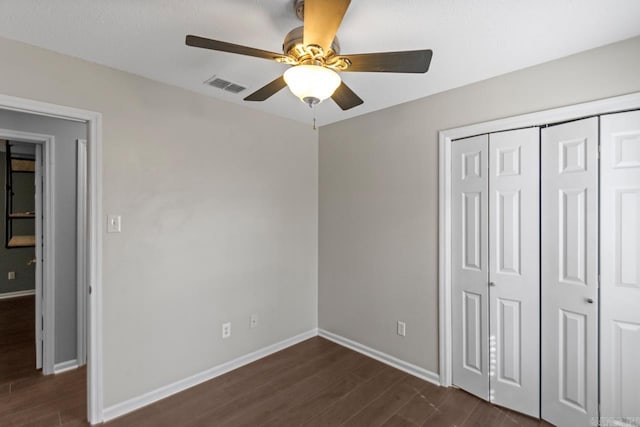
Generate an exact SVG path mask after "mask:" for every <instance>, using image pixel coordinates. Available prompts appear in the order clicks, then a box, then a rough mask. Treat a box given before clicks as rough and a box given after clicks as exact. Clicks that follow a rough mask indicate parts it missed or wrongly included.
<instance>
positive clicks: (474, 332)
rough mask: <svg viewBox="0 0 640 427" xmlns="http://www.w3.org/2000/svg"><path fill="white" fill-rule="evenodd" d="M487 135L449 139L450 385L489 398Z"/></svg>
mask: <svg viewBox="0 0 640 427" xmlns="http://www.w3.org/2000/svg"><path fill="white" fill-rule="evenodd" d="M488 142H489V140H488V135H482V136H477V137H473V138H466V139H461V140H457V141H454V142H453V145H452V149H451V153H452V157H451V158H452V165H451V190H452V191H451V198H452V200H451V208H452V227H451V228H452V233H451V238H452V242H451V270H452V288H451V294H452V296H451V298H452V328H453V329H452V332H453V337H452V350H453V384H454V385H456V386H458V387H461V388H463V389H465V390H466V391H468V392H470V393H473V394H475V395H477V396H479V397H481V398H483V399H486V400H489V360H488V359H489V358H488V354H489V348H488V342H489V340H488V332H489V331H488V298H487V295H488V291H487V288H488V267H489V264H488V260H487V258H488V256H487V255H488V253H489V241H488V235H487V228H488V224H489V221H488V218H487V212H488V188H487V185H488V157H487V154H488Z"/></svg>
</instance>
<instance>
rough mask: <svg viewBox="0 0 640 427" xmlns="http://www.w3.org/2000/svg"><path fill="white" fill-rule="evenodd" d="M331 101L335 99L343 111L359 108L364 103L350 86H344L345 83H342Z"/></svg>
mask: <svg viewBox="0 0 640 427" xmlns="http://www.w3.org/2000/svg"><path fill="white" fill-rule="evenodd" d="M331 99H333V100H334V101H335V103H336V104H338V106H339V107H340V108H342V109H343V110H349V109H351V108H353V107H357V106H358V105H360V104H362V103H363V102H364V101H363V100H362V99H360V97H359V96H358V95H356V94H355V93H354V92H353V91H352V90H351V88H350V87H349V86H347V85H346V84H344V82H342V83H340V86H338V89H336V91H335V92H333V95H331Z"/></svg>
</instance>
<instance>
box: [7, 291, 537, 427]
mask: <svg viewBox="0 0 640 427" xmlns="http://www.w3.org/2000/svg"><path fill="white" fill-rule="evenodd" d="M7 301H10V302H7ZM0 322H1V324H0V361H1V362H2V366H1V367H0V426H15V427H17V426H31V427H35V426H61V425H62V426H66V427H73V426H81V425H87V423H86V421H84V420H85V414H86V409H85V408H86V371H85V370H84V369H77V370H74V371H70V372H67V373H63V374H60V375H51V376H47V377H44V376H42V375H40V374H39V373H38V372H37V371H35V370H34V369H33V366H34V364H33V363H34V362H35V355H34V354H33V329H34V328H33V299H32V298H21V299H14V300H4V301H2V300H0ZM29 325H30V326H29ZM29 349H30V350H29ZM30 352H31V353H30ZM14 353H15V354H14ZM20 355H21V356H20ZM106 425H107V427H112V426H114V427H116V426H136V427H137V426H149V427H151V426H153V427H160V426H167V427H169V426H171V427H173V426H191V427H195V426H278V427H282V426H298V425H304V426H340V425H345V426H367V427H370V426H387V427H389V426H407V427H413V426H437V427H440V426H443V427H446V426H465V427H470V426H492V427H493V426H505V427H507V426H539V425H542V424H541V423H540V422H539V421H537V420H533V419H531V418H528V417H525V416H523V415H519V414H517V413H514V412H511V411H509V410H505V409H502V408H499V407H496V406H493V405H490V404H488V403H486V402H484V401H482V400H480V399H478V398H476V397H474V396H472V395H470V394H467V393H465V392H463V391H460V390H457V389H453V388H442V387H438V386H435V385H433V384H431V383H428V382H426V381H422V380H420V379H418V378H415V377H413V376H411V375H408V374H405V373H404V372H401V371H399V370H397V369H393V368H391V367H389V366H387V365H384V364H382V363H380V362H377V361H375V360H373V359H370V358H367V357H365V356H363V355H361V354H359V353H356V352H354V351H351V350H349V349H346V348H344V347H341V346H339V345H336V344H334V343H332V342H330V341H327V340H324V339H322V338H312V339H309V340H307V341H305V342H303V343H300V344H298V345H295V346H293V347H290V348H287V349H285V350H283V351H281V352H278V353H276V354H273V355H271V356H268V357H266V358H264V359H261V360H259V361H257V362H254V363H251V364H249V365H247V366H245V367H242V368H240V369H237V370H235V371H233V372H230V373H228V374H225V375H222V376H220V377H218V378H215V379H213V380H211V381H207V382H206V383H203V384H200V385H198V386H196V387H193V388H190V389H188V390H186V391H184V392H182V393H178V394H176V395H174V396H171V397H169V398H167V399H164V400H162V401H159V402H156V403H155V404H152V405H150V406H147V407H145V408H142V409H140V410H138V411H136V412H133V413H131V414H128V415H125V416H124V417H121V418H118V419H116V420H113V421H112V422H109V423H107V424H106Z"/></svg>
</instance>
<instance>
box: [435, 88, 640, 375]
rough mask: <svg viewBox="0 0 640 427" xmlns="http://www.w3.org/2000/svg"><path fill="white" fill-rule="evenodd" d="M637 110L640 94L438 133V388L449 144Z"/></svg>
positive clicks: (447, 362) (447, 288) (447, 286)
mask: <svg viewBox="0 0 640 427" xmlns="http://www.w3.org/2000/svg"><path fill="white" fill-rule="evenodd" d="M638 108H640V92H635V93H632V94H628V95H622V96H616V97H612V98H605V99H600V100H595V101H589V102H584V103H580V104H575V105H569V106H565V107H559V108H553V109H549V110H542V111H537V112H533V113H528V114H522V115H518V116H513V117H507V118H504V119H497V120H491V121H488V122H483V123H476V124H472V125H468V126H461V127H457V128H451V129H446V130H442V131H440V132H439V133H438V140H439V141H438V144H439V145H438V157H439V164H438V181H439V182H438V316H439V319H438V320H439V326H438V332H439V338H438V339H439V347H440V349H439V356H440V372H439V374H440V384H441V385H443V386H445V387H450V386H451V385H452V377H453V362H452V357H453V356H452V349H451V348H452V347H451V346H452V318H451V144H452V141H453V140H455V139H460V138H468V137H470V136H475V135H482V134H485V133H493V132H500V131H506V130H515V129H521V128H527V127H536V126H544V125H549V124H553V123H560V122H564V121H570V120H576V119H581V118H586V117H590V116H596V115H601V114H607V113H615V112H622V111H627V110H634V109H638Z"/></svg>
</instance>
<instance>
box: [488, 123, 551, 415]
mask: <svg viewBox="0 0 640 427" xmlns="http://www.w3.org/2000/svg"><path fill="white" fill-rule="evenodd" d="M539 156H540V130H539V128H537V127H536V128H528V129H519V130H513V131H508V132H499V133H493V134H491V135H489V172H490V173H489V190H490V192H489V265H490V267H489V282H490V287H489V342H490V359H489V375H490V387H491V388H490V396H489V397H490V400H491V401H492V402H493V403H496V404H498V405H501V406H505V407H507V408H510V409H513V410H516V411H518V412H522V413H525V414H527V415H531V416H533V417H535V418H538V417H539V416H540V370H539V367H540V259H539V258H540V227H539V225H540V188H539V187H540V186H539V177H540V171H539V169H540V163H539Z"/></svg>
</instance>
